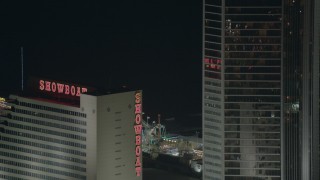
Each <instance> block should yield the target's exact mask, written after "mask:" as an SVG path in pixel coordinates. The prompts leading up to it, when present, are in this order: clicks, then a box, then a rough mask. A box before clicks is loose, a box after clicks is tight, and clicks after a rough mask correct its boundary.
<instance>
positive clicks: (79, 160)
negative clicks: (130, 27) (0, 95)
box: [0, 91, 142, 180]
mask: <svg viewBox="0 0 320 180" xmlns="http://www.w3.org/2000/svg"><path fill="white" fill-rule="evenodd" d="M9 99H10V100H11V102H8V103H7V105H8V106H10V107H11V110H10V109H6V110H2V113H1V117H0V118H1V125H0V128H1V132H0V178H2V179H13V180H20V179H32V180H33V179H47V180H75V179H83V180H85V179H87V180H106V179H110V180H123V179H126V180H127V179H128V180H141V179H142V172H141V168H142V158H141V154H142V153H141V150H140V149H139V148H140V144H139V143H140V141H139V137H140V135H139V132H138V133H137V132H136V131H135V126H136V125H139V123H140V122H139V119H138V121H136V120H137V118H136V117H137V116H139V117H138V118H141V119H142V117H141V115H142V113H140V112H141V111H142V94H141V91H132V92H126V93H119V94H110V95H104V96H92V95H84V94H82V95H81V96H80V107H79V106H78V107H74V106H70V105H62V104H58V103H56V102H51V101H49V100H44V99H32V98H26V97H20V96H14V95H12V96H10V98H9ZM136 128H137V127H136ZM138 130H139V129H138Z"/></svg>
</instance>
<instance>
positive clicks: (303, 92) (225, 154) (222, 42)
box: [203, 0, 320, 180]
mask: <svg viewBox="0 0 320 180" xmlns="http://www.w3.org/2000/svg"><path fill="white" fill-rule="evenodd" d="M319 5H320V4H319V2H318V1H315V0H300V1H292V0H290V1H289V0H288V1H287V0H204V1H203V10H204V13H203V26H204V27H203V143H204V159H203V164H204V168H203V179H204V180H294V179H297V180H298V179H304V180H314V179H319V174H318V171H319V160H318V158H319V77H318V76H319V20H320V19H319V15H318V14H319V13H316V12H317V11H319Z"/></svg>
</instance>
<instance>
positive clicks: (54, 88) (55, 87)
mask: <svg viewBox="0 0 320 180" xmlns="http://www.w3.org/2000/svg"><path fill="white" fill-rule="evenodd" d="M51 90H52V92H56V91H57V84H56V83H55V82H52V83H51Z"/></svg>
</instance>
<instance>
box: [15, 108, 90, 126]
mask: <svg viewBox="0 0 320 180" xmlns="http://www.w3.org/2000/svg"><path fill="white" fill-rule="evenodd" d="M18 110H20V109H18ZM17 112H18V113H23V114H28V115H32V116H37V117H41V118H45V119H52V120H57V121H62V122H67V123H72V124H79V125H83V126H86V125H87V122H86V121H81V120H77V119H72V118H67V117H63V116H56V115H51V114H44V113H35V112H31V111H26V110H25V111H17Z"/></svg>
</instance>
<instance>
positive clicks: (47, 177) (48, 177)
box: [0, 161, 65, 180]
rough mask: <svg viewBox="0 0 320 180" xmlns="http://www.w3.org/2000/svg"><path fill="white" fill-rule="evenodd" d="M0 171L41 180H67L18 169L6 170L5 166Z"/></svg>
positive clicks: (0, 167)
mask: <svg viewBox="0 0 320 180" xmlns="http://www.w3.org/2000/svg"><path fill="white" fill-rule="evenodd" d="M0 163H1V161H0ZM0 171H4V172H8V173H12V174H20V175H24V176H30V177H35V178H39V179H46V180H65V179H60V178H56V177H52V176H47V175H43V174H37V173H32V172H29V171H21V170H17V169H11V168H6V167H3V166H0ZM14 180H18V179H14Z"/></svg>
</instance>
